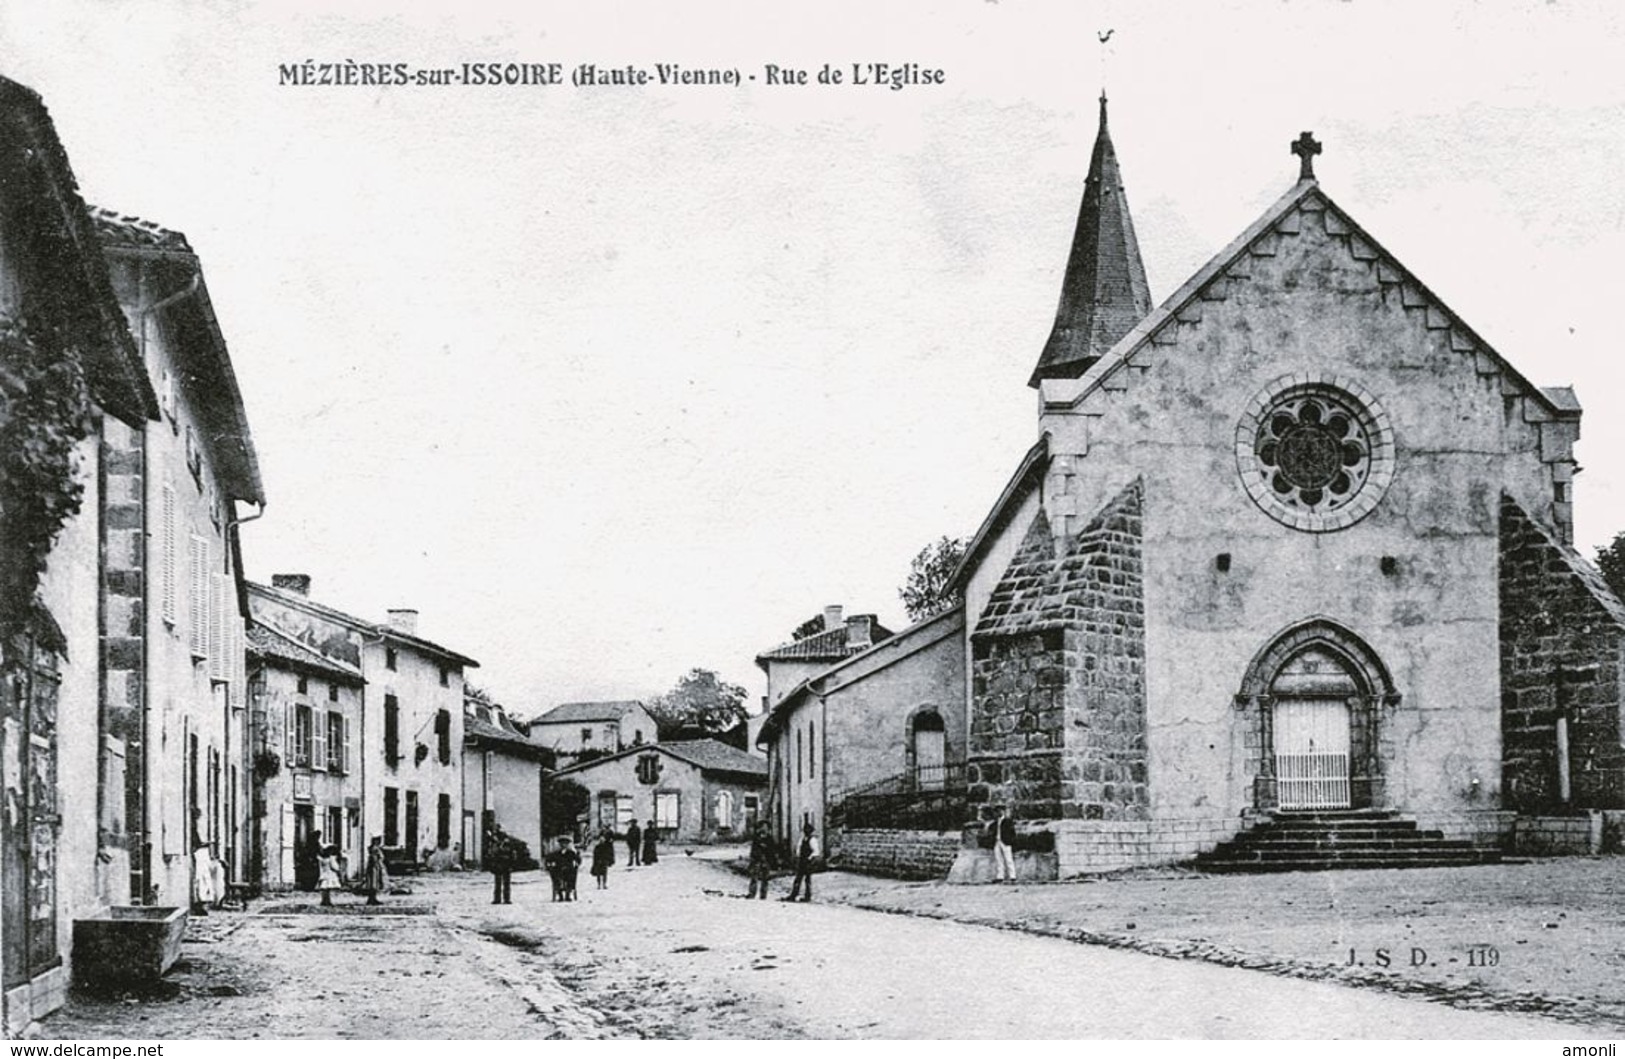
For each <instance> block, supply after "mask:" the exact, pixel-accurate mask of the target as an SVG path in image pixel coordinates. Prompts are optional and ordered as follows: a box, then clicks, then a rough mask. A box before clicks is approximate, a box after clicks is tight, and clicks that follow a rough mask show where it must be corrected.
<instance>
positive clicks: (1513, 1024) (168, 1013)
mask: <svg viewBox="0 0 1625 1059" xmlns="http://www.w3.org/2000/svg"><path fill="white" fill-rule="evenodd" d="M673 854H674V855H670V856H667V857H666V858H665V859H663V860H662V861H661V862H660V863H659V864H658V865H655V866H651V867H645V868H637V869H631V870H628V869H626V868H625V867H624V866H617V868H616V869H615V871H614V873H613V874H612V876H611V878H610V888H609V889H608V890H607V891H598V890H595V889H593V886H592V880H591V878H590V877H589V876H587V875H585V874H583V876H582V889H581V891H580V900H579V901H577V902H575V903H564V904H560V903H554V902H552V901H551V900H549V897H550V894H549V892H548V891H549V887H548V886H547V882H546V879H545V876H542V875H540V874H539V873H522V874H520V875H518V876H516V877H515V882H514V887H513V895H514V900H513V904H512V905H504V906H492V905H490V904H489V903H487V902H488V901H489V895H490V889H489V888H490V882H489V878H490V877H489V876H487V875H483V874H478V873H469V874H451V875H442V876H434V877H423V878H419V879H413V880H410V883H409V885H411V886H412V888H413V889H414V891H415V892H414V893H413V894H412V895H411V896H402V897H396V898H393V899H392V902H391V907H390V908H389V909H388V912H389V914H388V915H386V916H382V917H375V916H368V915H359V914H353V913H350V912H346V911H340V912H339V913H337V914H334V913H328V914H314V913H313V912H311V911H309V910H308V909H307V903H302V902H299V901H279V900H277V899H267V900H265V901H262V902H259V903H258V906H257V908H256V910H255V911H254V912H253V913H250V914H241V913H236V914H233V913H226V914H216V915H214V916H211V917H209V919H208V920H206V921H204V923H201V924H199V929H198V930H197V931H195V932H194V938H193V939H192V940H189V942H188V944H187V946H186V955H185V962H184V963H183V965H182V967H181V968H180V969H179V971H178V973H176V974H172V976H171V977H172V979H173V980H174V981H173V983H172V984H171V985H170V987H169V989H168V992H167V995H164V996H160V997H150V998H130V997H126V998H118V999H114V1000H110V1001H109V1000H89V999H86V998H82V997H81V998H78V999H76V1000H74V1001H73V1002H72V1003H71V1004H70V1006H69V1007H68V1008H67V1009H65V1010H64V1011H63V1012H60V1013H58V1014H57V1015H56V1016H53V1017H52V1018H51V1019H49V1020H47V1021H46V1022H45V1023H43V1024H42V1025H41V1027H40V1028H41V1030H42V1031H43V1033H44V1035H45V1036H50V1037H59V1038H104V1037H122V1038H127V1039H141V1040H154V1039H160V1040H161V1039H186V1038H193V1037H242V1038H246V1037H251V1036H254V1037H263V1038H281V1037H320V1038H329V1037H358V1038H380V1037H394V1038H424V1037H438V1038H446V1037H452V1038H461V1037H507V1038H516V1037H528V1038H544V1037H568V1038H616V1037H660V1038H699V1037H704V1038H802V1037H816V1038H839V1037H860V1038H861V1037H871V1038H935V1037H987V1038H1119V1037H1131V1038H1132V1037H1184V1038H1237V1037H1242V1038H1246V1037H1266V1038H1281V1037H1289V1038H1330V1037H1337V1038H1349V1037H1376V1038H1396V1037H1397V1038H1561V1037H1572V1036H1573V1035H1574V1033H1575V1032H1576V1029H1577V1028H1576V1027H1575V1026H1574V1025H1573V1024H1572V1023H1561V1022H1556V1021H1550V1020H1546V1019H1542V1018H1539V1017H1535V1016H1525V1015H1513V1014H1503V1013H1497V1012H1488V1011H1466V1010H1460V1009H1457V1008H1451V1007H1446V1006H1443V1005H1440V1004H1435V1003H1429V1002H1427V1001H1425V1000H1419V999H1413V998H1407V997H1402V996H1394V995H1390V994H1387V993H1384V992H1381V991H1374V990H1368V989H1357V988H1351V987H1348V986H1343V985H1334V984H1328V983H1323V982H1312V981H1300V980H1294V979H1292V978H1285V977H1280V976H1277V975H1271V974H1266V973H1261V972H1259V971H1254V970H1246V969H1241V968H1235V967H1224V966H1216V965H1213V964H1211V963H1203V962H1195V961H1182V960H1172V959H1166V958H1159V957H1156V956H1149V955H1144V954H1142V953H1137V952H1129V951H1121V950H1118V949H1113V948H1108V947H1101V946H1096V945H1083V944H1077V943H1075V942H1070V941H1066V940H1061V939H1057V938H1046V937H1037V936H1032V935H1030V934H1026V933H1020V932H1015V931H1008V930H997V929H992V928H989V927H986V926H974V925H966V924H963V923H955V922H947V921H943V920H938V919H930V918H917V917H911V916H898V915H887V914H883V913H879V912H875V911H866V910H863V909H859V908H854V907H850V906H846V905H840V904H830V903H819V902H814V903H811V904H802V903H797V904H789V903H785V902H783V901H780V900H769V901H765V902H764V901H747V900H746V899H744V898H743V897H742V896H741V895H742V894H743V892H744V889H745V884H744V881H743V880H742V879H741V878H739V877H738V876H737V875H735V874H733V873H731V872H729V871H727V870H726V869H724V868H723V867H722V866H720V865H718V864H716V863H710V862H707V861H706V860H704V859H702V858H701V857H696V858H692V859H691V858H689V857H685V856H683V855H682V854H681V851H673ZM818 879H819V881H820V883H821V884H823V883H827V884H829V886H831V887H834V888H837V889H839V888H841V887H842V885H843V883H844V885H845V886H846V887H847V889H848V890H850V888H851V886H852V885H853V882H852V881H851V877H845V879H844V880H843V878H842V877H840V876H820V877H818ZM775 886H776V889H777V893H778V894H780V895H782V894H783V893H784V891H785V884H784V881H782V880H780V881H777V882H776V883H775ZM1051 889H1053V888H1051ZM1009 896H1010V897H1011V898H1013V899H1016V898H1019V895H1018V894H1014V893H1012V894H1010V895H1009ZM354 900H355V899H351V898H346V901H347V902H348V901H354Z"/></svg>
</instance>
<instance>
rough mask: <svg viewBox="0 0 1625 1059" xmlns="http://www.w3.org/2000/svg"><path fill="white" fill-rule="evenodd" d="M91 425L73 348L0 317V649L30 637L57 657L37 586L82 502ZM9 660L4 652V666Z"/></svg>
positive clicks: (57, 636)
mask: <svg viewBox="0 0 1625 1059" xmlns="http://www.w3.org/2000/svg"><path fill="white" fill-rule="evenodd" d="M95 423H96V421H95V412H94V409H93V406H92V404H91V399H90V391H89V387H88V386H87V385H86V382H85V371H84V367H83V365H82V364H81V363H80V358H79V356H78V353H77V350H75V349H73V348H72V347H71V346H69V345H68V344H66V343H63V342H61V341H59V340H58V338H57V336H56V335H55V334H54V333H53V332H52V331H50V330H48V329H39V328H32V327H29V326H28V325H27V323H26V322H25V321H17V320H12V319H8V318H5V317H0V644H7V643H11V642H12V641H13V639H14V638H15V637H17V636H19V635H21V634H22V633H24V632H30V633H32V634H33V635H35V636H36V637H43V638H44V639H45V640H46V641H50V640H55V641H57V642H42V643H41V644H40V646H42V647H46V648H47V649H50V650H54V651H57V652H65V648H66V646H67V645H66V644H65V643H63V642H61V633H60V631H58V630H57V626H56V623H55V622H54V621H52V620H50V615H49V612H48V611H46V609H45V607H44V605H43V604H42V603H41V602H40V599H39V583H40V578H41V577H42V576H43V574H44V573H45V569H46V566H47V564H48V563H49V561H50V556H51V549H52V547H53V546H54V545H55V543H56V540H57V538H58V536H60V535H61V533H62V529H63V527H64V526H66V525H67V523H68V520H70V519H72V518H73V517H74V516H75V515H77V514H78V513H79V509H80V505H81V503H82V502H83V499H84V491H85V487H84V482H83V481H82V479H81V477H80V473H79V472H80V467H79V459H78V445H79V443H80V442H82V441H83V440H84V439H85V438H87V437H88V436H90V432H91V430H92V429H94V427H95ZM16 661H17V659H16V657H15V653H14V652H11V651H7V652H5V661H4V665H6V666H9V665H12V664H14V663H15V662H16Z"/></svg>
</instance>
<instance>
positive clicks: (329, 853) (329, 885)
mask: <svg viewBox="0 0 1625 1059" xmlns="http://www.w3.org/2000/svg"><path fill="white" fill-rule="evenodd" d="M316 869H317V876H316V889H318V890H320V891H321V892H322V907H323V908H331V907H333V891H334V890H337V889H339V888H341V887H342V886H343V885H344V880H343V879H341V878H339V848H338V847H337V846H327V847H326V848H324V849H323V850H322V856H321V859H320V860H318V861H317V862H316Z"/></svg>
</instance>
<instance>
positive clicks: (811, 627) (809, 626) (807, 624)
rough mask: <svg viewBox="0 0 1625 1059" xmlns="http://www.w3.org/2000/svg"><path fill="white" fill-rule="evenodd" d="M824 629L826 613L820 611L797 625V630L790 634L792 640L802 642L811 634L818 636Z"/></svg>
mask: <svg viewBox="0 0 1625 1059" xmlns="http://www.w3.org/2000/svg"><path fill="white" fill-rule="evenodd" d="M823 631H824V615H823V612H822V611H820V612H819V613H817V614H814V615H813V616H812V617H810V618H808V619H807V620H806V621H804V622H802V623H801V624H800V625H797V626H796V631H795V632H793V633H791V634H790V639H791V641H792V642H795V643H800V642H801V641H802V640H805V639H806V638H807V637H809V636H817V635H818V634H819V633H821V632H823Z"/></svg>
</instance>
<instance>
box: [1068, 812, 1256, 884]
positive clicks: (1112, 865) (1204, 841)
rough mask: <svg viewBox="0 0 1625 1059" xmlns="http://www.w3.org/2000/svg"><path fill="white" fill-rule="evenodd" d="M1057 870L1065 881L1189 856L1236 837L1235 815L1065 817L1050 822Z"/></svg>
mask: <svg viewBox="0 0 1625 1059" xmlns="http://www.w3.org/2000/svg"><path fill="white" fill-rule="evenodd" d="M1052 826H1053V828H1054V831H1055V852H1056V854H1057V855H1058V859H1059V865H1058V868H1059V874H1060V877H1061V878H1063V879H1065V878H1068V877H1070V876H1074V875H1087V874H1091V873H1093V872H1104V871H1118V870H1121V869H1123V868H1138V867H1145V866H1148V865H1153V864H1174V863H1178V862H1179V861H1184V860H1189V859H1191V858H1192V857H1194V856H1196V855H1197V854H1198V853H1206V852H1207V851H1208V850H1210V849H1212V848H1213V847H1214V846H1217V845H1218V844H1219V843H1220V842H1224V841H1226V840H1227V839H1230V838H1232V837H1234V836H1235V834H1236V833H1237V832H1238V831H1240V830H1241V828H1242V824H1241V821H1240V820H1239V819H1237V818H1236V817H1222V816H1203V817H1183V818H1179V819H1168V820H1061V821H1056V822H1055V824H1054V825H1052Z"/></svg>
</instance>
